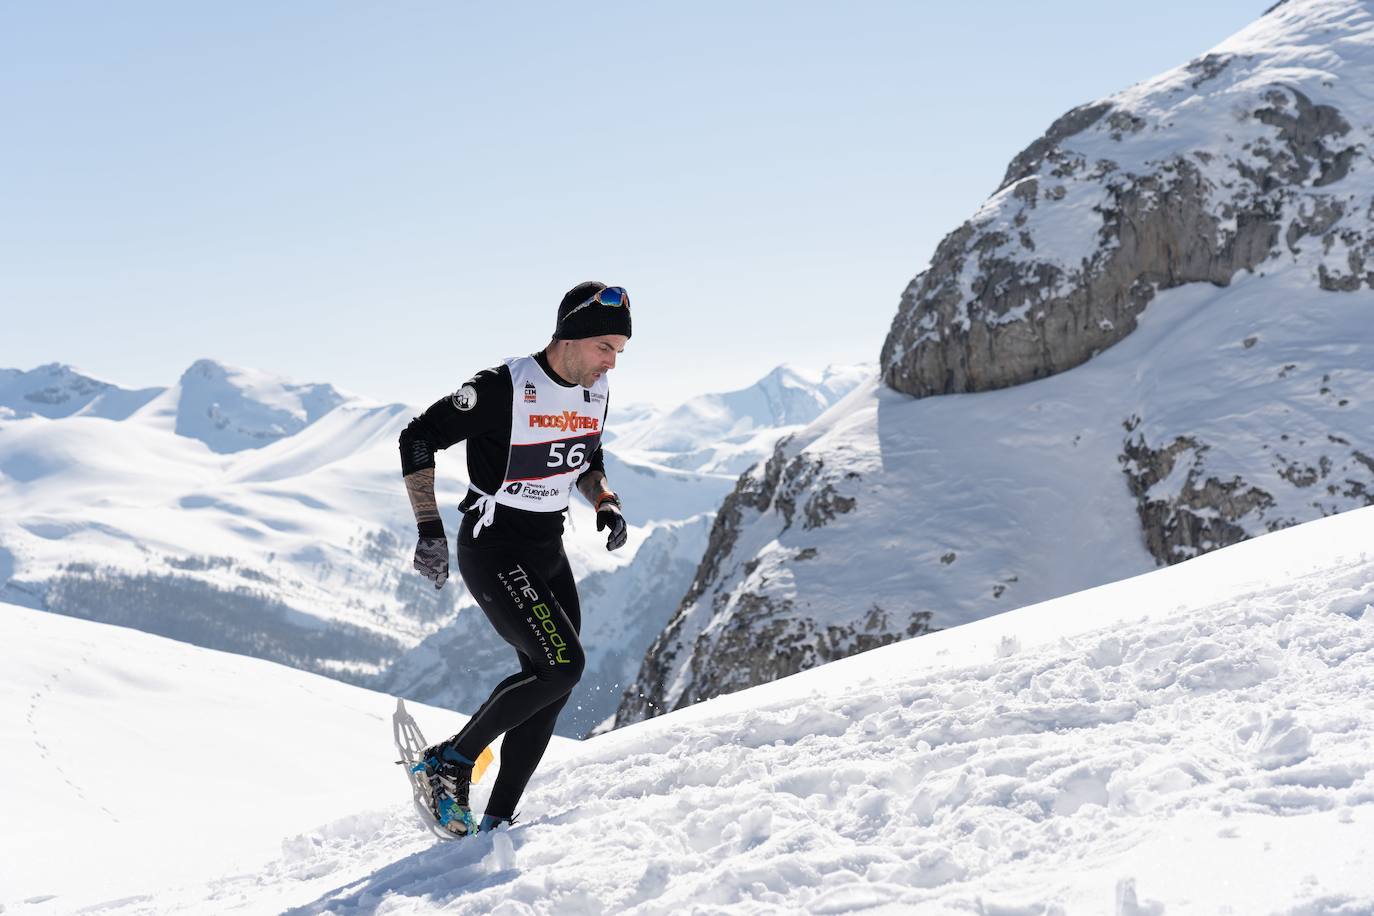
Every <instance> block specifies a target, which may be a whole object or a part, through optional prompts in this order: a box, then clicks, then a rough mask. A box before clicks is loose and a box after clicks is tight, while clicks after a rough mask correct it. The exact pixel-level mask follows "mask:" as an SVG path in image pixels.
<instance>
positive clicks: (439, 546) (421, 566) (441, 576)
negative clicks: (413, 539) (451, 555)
mask: <svg viewBox="0 0 1374 916" xmlns="http://www.w3.org/2000/svg"><path fill="white" fill-rule="evenodd" d="M415 568H416V569H418V570H419V571H420V572H421V573H423V574H424V577H425V578H426V579H428V580H429V581H431V582H433V583H434V587H435V588H443V587H444V583H445V582H447V581H448V538H425V537H422V538H420V540H419V541H418V542H417V543H416V545H415Z"/></svg>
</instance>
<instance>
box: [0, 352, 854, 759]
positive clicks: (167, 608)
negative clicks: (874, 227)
mask: <svg viewBox="0 0 1374 916" xmlns="http://www.w3.org/2000/svg"><path fill="white" fill-rule="evenodd" d="M872 371H873V370H872V369H871V368H870V369H869V370H867V373H868V374H872ZM864 374H865V371H864V370H863V369H843V370H842V369H832V370H827V371H826V372H825V373H820V374H808V373H806V372H804V371H801V370H797V369H793V368H789V367H779V368H778V369H777V370H775V371H774V372H772V373H770V374H769V375H767V376H766V377H765V378H764V379H763V380H761V381H760V382H759V383H758V384H757V385H755V386H751V387H750V388H746V389H744V390H741V391H736V392H727V393H725V394H719V395H714V394H712V395H704V396H702V397H701V398H699V399H697V400H694V401H689V402H687V403H685V404H682V405H678V406H677V407H674V408H667V409H665V408H657V407H654V406H651V405H627V406H626V407H624V408H622V409H620V410H619V411H615V410H613V412H612V414H611V417H610V420H609V423H608V430H607V440H606V441H607V446H608V472H609V475H610V478H611V480H612V482H613V484H614V486H615V487H616V489H617V491H619V492H620V494H621V495H622V497H623V498H624V500H625V508H626V515H627V517H628V518H629V520H630V521H631V523H632V534H631V539H630V543H629V546H628V547H627V548H626V549H623V550H621V551H619V552H617V553H615V554H608V553H607V552H606V550H605V548H604V545H603V544H602V540H603V539H602V538H598V537H596V536H595V534H594V531H595V522H594V518H593V517H592V514H591V512H590V509H589V508H588V507H586V506H582V505H581V504H580V501H579V502H578V503H575V505H574V510H573V517H574V524H575V525H576V528H575V529H574V530H573V531H572V532H570V534H569V535H568V537H567V538H566V542H567V545H568V550H569V554H570V557H571V559H572V562H573V564H574V569H575V571H576V572H577V575H578V577H579V579H580V581H582V583H583V588H584V591H585V594H586V596H587V601H586V607H587V608H588V611H589V613H588V615H587V624H586V626H587V628H588V629H587V633H588V642H589V649H590V652H589V656H590V658H591V662H592V665H591V666H590V671H589V674H588V676H587V678H586V679H585V681H584V685H583V687H582V688H580V689H581V690H582V691H583V692H584V693H585V694H586V697H585V698H584V701H583V702H581V703H580V704H579V703H574V704H571V706H570V711H569V713H568V714H567V715H565V716H564V720H565V721H564V723H563V729H562V731H563V733H565V734H570V735H571V734H581V733H584V732H585V731H587V730H588V729H590V728H591V727H592V726H593V725H595V724H596V722H597V721H600V720H601V719H603V718H605V717H606V716H607V715H609V714H610V713H611V712H612V711H614V708H615V705H616V702H617V699H618V696H619V693H620V691H621V690H622V689H623V687H624V685H625V684H626V683H628V681H629V679H630V677H631V676H632V675H633V673H634V671H635V670H636V669H637V668H638V665H639V662H640V660H641V658H642V655H643V652H644V650H645V649H646V648H647V646H648V644H649V643H650V642H651V641H652V640H653V638H654V637H655V636H656V635H657V632H658V631H659V630H660V629H661V628H662V626H663V623H664V622H665V621H666V619H667V617H668V615H670V614H671V613H672V611H673V609H674V608H675V607H676V604H677V601H678V599H679V598H681V595H682V593H683V592H684V591H685V590H686V587H687V584H688V582H689V581H690V578H691V576H692V574H693V572H694V571H695V568H696V565H697V563H698V562H699V561H700V558H701V552H702V550H703V548H704V545H705V539H706V532H707V529H708V528H709V525H710V521H711V518H712V513H713V512H714V510H715V508H716V506H717V505H719V503H720V500H721V499H722V498H724V496H725V494H726V493H728V492H729V490H730V487H731V486H732V485H733V483H734V476H735V471H734V468H735V467H736V466H737V465H739V464H741V463H743V464H745V465H746V466H747V464H750V463H753V462H754V461H757V460H758V459H760V458H761V457H763V456H764V455H766V454H767V453H769V452H770V451H771V450H772V447H773V444H774V443H775V442H776V440H777V438H778V437H779V436H782V435H786V434H787V433H788V432H791V431H794V430H795V429H798V428H800V425H801V424H802V423H804V422H805V421H806V420H807V419H810V418H812V417H814V416H815V415H817V414H818V413H819V412H820V410H822V409H824V407H825V406H827V405H828V403H830V402H831V401H833V400H834V398H836V397H838V396H839V395H840V394H843V393H844V392H845V391H846V390H847V388H846V385H848V386H849V387H852V385H853V384H857V382H858V380H859V378H860V377H861V376H862V375H864ZM422 409H423V408H422V407H416V406H408V405H403V404H381V403H376V402H372V401H368V400H366V399H363V398H360V397H357V396H355V395H350V394H347V393H344V392H341V391H339V390H337V389H336V388H334V387H332V386H330V385H327V384H299V383H295V382H292V381H290V380H287V379H284V378H281V377H278V376H274V375H271V374H269V373H265V372H261V371H258V370H252V369H243V368H235V367H230V366H225V365H223V364H221V363H217V362H215V361H212V360H208V359H202V360H198V361H197V362H195V363H194V364H192V365H191V366H190V367H189V368H188V369H187V370H186V372H185V373H183V374H182V376H181V378H180V379H179V381H178V382H177V384H175V385H172V386H170V387H166V388H148V389H141V390H129V389H124V388H121V387H120V386H118V385H116V384H113V383H110V382H108V381H102V380H98V379H95V378H92V377H90V376H88V375H85V374H83V373H81V372H80V371H78V370H76V369H74V368H72V367H70V366H65V365H60V364H51V365H47V366H40V367H38V368H37V369H32V370H29V371H19V370H14V369H5V370H0V598H2V599H3V600H6V601H11V602H14V603H18V604H23V605H26V606H29V607H36V608H42V609H46V610H50V611H55V612H59V613H63V614H68V615H71V616H77V617H85V618H89V619H95V620H100V621H104V622H109V623H118V624H123V625H127V626H132V627H136V628H138V629H142V630H146V631H149V632H153V633H158V634H160V635H165V636H171V637H173V638H176V639H181V640H184V641H186V642H191V643H195V644H197V645H202V646H207V647H210V648H218V649H226V650H229V651H234V652H239V653H243V654H248V655H254V656H258V657H262V658H268V659H272V660H275V661H280V662H284V663H287V664H290V665H294V666H296V667H299V668H302V669H305V670H310V671H315V672H320V673H326V674H331V675H333V676H336V677H340V678H343V679H345V680H349V681H351V682H354V683H359V684H372V683H382V684H385V685H386V686H387V688H388V689H392V690H394V691H395V692H397V693H399V694H404V695H406V696H407V697H409V698H412V699H419V700H422V701H430V700H434V701H437V702H446V703H448V704H449V705H451V706H453V707H454V708H459V709H461V708H462V706H463V705H475V703H476V702H480V700H481V699H482V698H483V697H484V695H485V693H484V691H485V690H486V689H488V688H489V686H490V685H489V684H486V680H488V679H485V678H483V677H481V676H476V677H474V675H475V674H477V673H478V672H481V671H487V670H490V666H495V667H498V668H500V667H503V666H505V665H506V664H507V663H508V662H509V659H508V658H507V657H506V656H507V655H509V650H508V649H507V648H506V647H505V646H504V645H503V644H500V643H499V640H496V639H495V638H494V635H493V634H491V633H490V632H488V631H489V629H490V628H489V626H488V625H487V624H486V622H485V620H484V619H483V618H482V617H481V615H480V614H465V613H464V611H465V610H466V609H469V608H471V607H473V606H472V604H471V601H470V599H469V597H468V596H467V594H466V592H465V590H464V588H463V585H462V582H461V579H459V578H457V577H455V578H453V579H452V580H450V585H449V586H448V587H446V588H445V589H444V590H443V591H442V592H437V593H436V592H435V591H434V590H433V589H432V588H431V587H430V586H429V583H428V582H426V581H425V580H424V579H423V578H421V577H420V576H419V575H418V574H416V573H414V572H413V570H411V568H410V554H411V550H412V548H413V544H414V521H413V519H412V517H411V514H410V507H409V503H408V501H407V499H406V497H405V491H404V487H403V485H402V483H401V480H400V467H399V458H398V454H397V436H398V435H399V432H400V430H401V428H402V427H404V425H405V424H406V423H407V422H409V420H410V418H411V417H412V416H414V415H416V414H417V413H419V412H420V410H422ZM618 415H623V416H624V417H625V421H624V422H623V423H617V416H618ZM683 417H709V418H710V420H711V422H710V423H703V424H691V425H689V426H687V427H685V430H687V431H690V432H691V433H692V435H689V436H686V437H685V438H681V437H680V439H679V443H678V444H680V445H681V450H675V449H674V448H673V447H672V443H668V442H666V441H665V438H666V437H665V431H667V430H669V429H671V428H672V427H673V424H674V423H678V422H681V420H682V418H683ZM682 432H683V430H679V435H680V436H681V433H682ZM639 439H643V440H644V441H646V442H649V443H651V444H652V445H653V446H654V447H653V448H638V447H635V446H634V445H633V444H632V440H639ZM438 464H439V481H438V487H437V489H438V495H439V497H440V504H441V507H442V509H441V513H442V514H443V516H444V518H445V524H446V526H447V527H448V529H449V530H450V531H451V532H452V531H456V529H457V527H458V518H457V513H456V508H455V507H456V505H457V503H458V500H459V499H460V498H461V495H462V492H463V490H464V489H465V487H466V483H465V473H466V465H465V462H464V450H463V447H462V446H461V445H459V446H457V447H455V448H453V449H449V450H448V451H446V452H443V453H441V454H440V456H439V458H438ZM642 546H645V547H646V549H643V550H642V555H641V547H642ZM594 634H595V638H594V639H593V635H594ZM422 643H423V645H422ZM436 646H441V647H450V648H444V649H443V650H442V651H440V650H438V649H435V647H436ZM452 646H458V647H459V648H460V651H455V650H453V649H452V648H451V647H452ZM479 647H485V648H481V651H479ZM412 651H413V653H414V655H413V657H412ZM433 652H439V655H440V656H441V657H442V658H443V659H444V661H443V662H442V663H435V662H432V661H431V662H426V661H425V659H427V658H429V656H430V654H431V653H433ZM512 657H513V656H512ZM419 672H423V674H421V673H419ZM492 680H493V682H494V679H492ZM482 685H485V686H482ZM478 692H481V693H482V694H483V696H476V694H477V693H478ZM579 705H580V706H581V709H580V710H578V709H577V708H576V707H577V706H579Z"/></svg>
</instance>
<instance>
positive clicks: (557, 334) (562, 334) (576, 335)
mask: <svg viewBox="0 0 1374 916" xmlns="http://www.w3.org/2000/svg"><path fill="white" fill-rule="evenodd" d="M605 288H606V284H605V283H597V282H596V281H595V280H588V281H587V282H586V283H579V284H577V285H576V286H574V287H573V288H572V289H570V290H568V291H567V293H565V294H564V296H563V301H562V302H560V303H558V327H556V328H555V329H554V332H553V336H554V339H555V340H581V339H582V338H584V337H600V336H601V335H602V334H623V335H625V336H626V337H629V336H630V309H629V307H628V306H620V305H602V304H601V303H600V302H593V303H592V304H591V305H589V306H587V307H586V308H584V309H577V307H578V306H579V305H581V304H582V303H584V302H586V301H587V300H588V299H590V298H591V297H592V296H595V295H596V294H597V293H599V292H601V291H602V290H603V289H605ZM573 309H577V314H575V315H573V316H571V317H569V316H568V313H569V312H571V311H573Z"/></svg>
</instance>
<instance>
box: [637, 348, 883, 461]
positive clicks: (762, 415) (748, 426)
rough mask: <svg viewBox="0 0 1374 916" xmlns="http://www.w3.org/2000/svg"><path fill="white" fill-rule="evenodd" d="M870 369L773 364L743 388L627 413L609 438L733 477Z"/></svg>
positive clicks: (648, 454) (641, 452) (642, 452)
mask: <svg viewBox="0 0 1374 916" xmlns="http://www.w3.org/2000/svg"><path fill="white" fill-rule="evenodd" d="M872 372H873V370H872V367H871V366H862V365H860V366H828V367H826V369H825V370H823V371H822V372H808V371H806V370H804V369H799V368H797V367H795V366H788V365H782V366H778V367H777V368H776V369H774V370H773V371H772V372H770V373H768V374H767V375H766V376H764V377H763V378H762V379H760V380H759V381H757V382H755V383H754V384H753V385H750V386H749V387H748V388H741V389H739V390H738V391H728V392H724V393H722V394H707V395H702V396H701V397H697V398H693V399H692V400H690V401H687V402H685V403H683V404H680V405H678V406H677V407H675V408H673V409H672V410H668V411H648V412H645V413H644V414H643V415H642V416H634V417H632V418H630V419H629V420H628V422H622V423H620V424H619V425H618V427H617V430H616V433H615V438H614V439H613V440H611V441H612V442H613V444H614V446H615V448H616V450H617V451H618V452H624V453H632V454H636V455H637V456H639V457H640V458H641V459H645V460H648V461H651V462H652V461H656V462H658V463H660V464H663V465H665V466H668V467H674V468H681V469H685V470H695V471H699V472H702V473H710V474H728V475H730V476H731V477H734V476H737V475H738V474H739V473H740V472H741V471H743V470H745V469H746V468H748V467H749V466H750V465H752V464H754V463H755V462H756V461H759V460H760V459H762V458H766V457H768V455H769V454H770V453H771V452H772V450H773V443H775V442H776V441H777V436H778V432H779V431H782V432H783V433H789V432H792V431H793V430H794V429H799V428H801V427H802V426H805V425H806V424H807V423H810V422H811V421H812V420H814V419H816V417H818V416H820V415H821V414H822V413H824V412H825V411H826V410H827V409H828V408H829V407H830V406H831V405H832V404H834V403H835V402H836V401H838V400H840V398H842V397H844V396H845V395H846V394H848V393H849V392H850V391H852V390H854V388H855V387H857V386H858V385H859V383H860V382H862V381H863V380H864V379H865V378H867V377H868V376H869V375H871V374H872Z"/></svg>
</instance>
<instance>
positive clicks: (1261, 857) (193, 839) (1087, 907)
mask: <svg viewBox="0 0 1374 916" xmlns="http://www.w3.org/2000/svg"><path fill="white" fill-rule="evenodd" d="M1371 544H1374V509H1362V510H1358V511H1353V512H1348V513H1345V514H1342V515H1340V516H1336V517H1332V518H1326V519H1322V520H1319V521H1315V522H1311V523H1308V524H1305V525H1302V526H1299V527H1295V528H1291V529H1288V530H1285V531H1280V532H1278V533H1276V534H1269V535H1265V536H1264V537H1260V538H1256V539H1254V540H1251V541H1248V542H1246V543H1243V544H1240V545H1237V546H1234V547H1229V548H1226V549H1224V550H1220V551H1217V552H1214V553H1212V554H1209V555H1208V556H1204V557H1201V558H1199V559H1197V560H1194V561H1192V562H1189V563H1186V564H1181V565H1178V566H1173V567H1169V568H1166V569H1161V570H1158V571H1155V572H1151V573H1149V574H1148V575H1145V576H1141V577H1137V578H1135V579H1131V580H1127V581H1122V582H1117V583H1113V584H1111V585H1108V586H1104V587H1100V588H1096V589H1092V590H1090V591H1086V592H1081V593H1078V594H1074V595H1071V596H1068V597H1065V598H1061V599H1058V600H1055V601H1051V602H1047V603H1045V604H1042V605H1038V606H1033V607H1026V608H1022V609H1020V610H1017V611H1014V612H1011V613H1007V614H1003V615H999V616H998V617H995V618H992V619H988V620H983V621H979V622H977V623H973V624H970V625H968V626H964V627H959V628H957V629H953V630H948V631H945V632H941V633H937V634H934V635H932V636H929V637H926V638H922V639H919V640H912V641H908V642H904V643H901V644H898V645H893V646H887V647H885V648H882V649H878V650H875V651H872V652H867V653H864V654H862V655H860V656H857V657H854V658H850V659H845V660H841V661H838V662H836V663H834V664H831V665H826V666H824V667H822V668H818V669H815V670H811V671H807V672H804V673H801V674H799V675H796V676H793V677H788V678H784V679H782V680H779V681H775V682H773V683H770V684H766V685H763V686H760V687H756V688H753V689H750V690H745V691H741V692H738V693H735V694H732V695H729V696H724V697H719V698H717V699H714V700H711V701H708V702H704V703H701V704H698V705H697V706H694V707H692V708H691V709H686V710H680V711H678V712H675V713H672V714H670V715H666V716H663V717H661V718H658V719H655V720H652V721H648V722H641V723H637V724H635V725H632V726H629V727H626V728H623V729H619V730H617V731H615V732H612V733H609V734H606V735H602V736H599V737H596V738H593V739H591V740H589V741H584V742H579V743H573V742H569V743H565V744H561V745H559V744H557V742H556V746H554V747H552V748H550V752H549V754H548V756H547V757H546V759H545V763H544V765H543V766H542V767H541V768H540V769H539V770H538V771H537V772H536V773H535V776H534V779H533V780H532V782H531V784H530V788H529V791H528V792H527V793H526V796H525V798H524V800H523V804H522V816H521V818H520V822H519V823H517V824H516V825H515V826H514V827H513V828H511V829H508V830H501V831H497V832H496V833H493V834H486V835H477V836H475V837H471V838H467V839H464V840H462V841H459V842H454V843H443V842H439V843H436V841H435V840H434V839H433V838H432V837H431V836H430V835H429V834H428V833H426V832H424V830H423V829H422V827H421V825H420V823H419V821H418V819H417V817H416V815H415V813H414V809H413V807H412V806H411V804H410V801H409V796H408V791H407V787H406V786H405V783H404V782H403V781H402V779H401V777H400V775H399V774H398V773H397V772H396V767H394V766H393V765H392V764H391V762H390V761H391V760H392V759H393V757H392V754H391V749H390V735H389V733H388V727H387V725H388V723H387V721H386V715H387V713H388V712H389V710H390V705H391V700H390V698H389V697H378V696H376V695H369V694H367V693H366V692H365V691H361V690H356V689H354V688H349V687H346V686H343V685H340V684H336V683H331V682H329V681H326V680H321V679H318V678H313V677H310V676H307V675H303V674H300V673H298V672H294V671H288V670H286V669H283V668H280V667H277V666H274V665H270V664H265V663H261V662H254V661H251V660H246V659H238V658H233V657H230V656H224V655H220V654H217V653H211V652H206V651H204V650H199V649H192V648H188V647H185V646H179V645H176V644H173V643H168V642H166V641H163V640H156V639H154V638H152V637H148V636H145V635H143V634H138V633H131V632H129V631H124V630H117V629H112V628H108V627H101V626H99V625H95V624H90V623H87V622H82V621H71V620H63V619H60V618H57V617H55V616H53V615H43V614H37V613H34V612H31V611H26V610H23V609H19V608H13V607H0V628H2V629H0V695H4V696H5V697H6V700H7V701H6V702H4V703H0V735H3V736H4V740H5V747H6V748H7V749H8V750H9V751H10V753H7V755H6V757H5V762H4V764H0V766H3V767H4V776H5V779H4V780H3V781H0V793H4V794H3V796H2V797H3V799H4V809H5V811H6V813H7V814H9V813H10V812H17V813H18V814H19V815H20V816H18V817H15V818H9V817H7V818H6V819H5V820H4V827H3V829H2V830H0V842H3V844H4V849H3V852H4V857H3V858H4V862H5V866H4V867H5V871H4V880H3V881H0V906H4V907H5V912H6V913H11V912H13V913H22V914H26V916H27V914H33V916H48V914H56V913H70V912H77V911H86V912H97V911H98V912H100V913H103V914H110V916H123V914H134V913H139V914H163V913H206V912H214V913H234V912H245V913H279V912H283V911H290V912H294V913H301V914H308V913H346V912H381V911H385V912H388V913H394V914H403V916H409V914H429V913H436V912H440V911H442V912H445V913H472V914H477V913H483V914H485V913H492V912H512V913H514V912H519V913H529V914H554V913H557V914H601V913H607V912H624V913H635V914H641V916H649V914H671V913H684V912H730V913H741V914H754V913H758V914H762V913H780V912H785V913H799V912H810V913H842V912H852V911H867V912H884V913H911V912H917V913H925V912H930V913H1000V914H1045V913H1116V914H1123V916H1141V914H1160V913H1227V912H1230V913H1282V914H1291V916H1298V914H1314V913H1325V914H1336V913H1342V914H1346V913H1348V914H1356V913H1368V912H1371V911H1374V871H1372V870H1371V869H1370V868H1369V867H1368V863H1369V861H1370V860H1371V858H1374V769H1371V764H1370V753H1369V751H1370V747H1371V746H1374V707H1371V705H1370V703H1369V702H1368V699H1367V694H1368V685H1369V683H1370V682H1371V679H1374V585H1371V583H1374V551H1371V550H1370V547H1369V545H1371ZM415 714H416V718H417V719H418V720H419V722H420V724H421V726H422V727H423V728H424V729H425V730H426V733H427V735H429V736H433V735H439V734H443V733H445V732H447V731H449V730H450V729H452V728H454V727H455V726H456V724H457V722H456V721H455V720H458V717H456V716H454V715H453V714H451V713H444V712H442V711H440V710H417V711H416V713H415ZM93 747H96V748H98V753H97V752H95V751H93ZM498 766H499V760H498ZM486 792H487V786H486V785H479V786H478V787H477V788H476V789H475V790H474V795H473V800H474V805H475V807H476V808H477V809H478V810H480V809H481V807H482V805H483V803H484V801H485V797H486ZM207 812H208V814H207ZM207 816H208V817H212V819H213V820H212V823H211V824H210V825H209V826H208V827H201V826H200V825H199V823H198V822H197V821H196V820H195V819H196V818H205V817H207ZM311 817H315V818H317V820H315V821H314V822H313V823H314V826H306V824H307V822H308V819H309V818H311ZM188 823H189V824H191V826H189V827H188ZM55 851H57V852H60V853H61V854H60V855H58V854H55ZM88 907H89V908H90V909H85V908H88Z"/></svg>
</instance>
